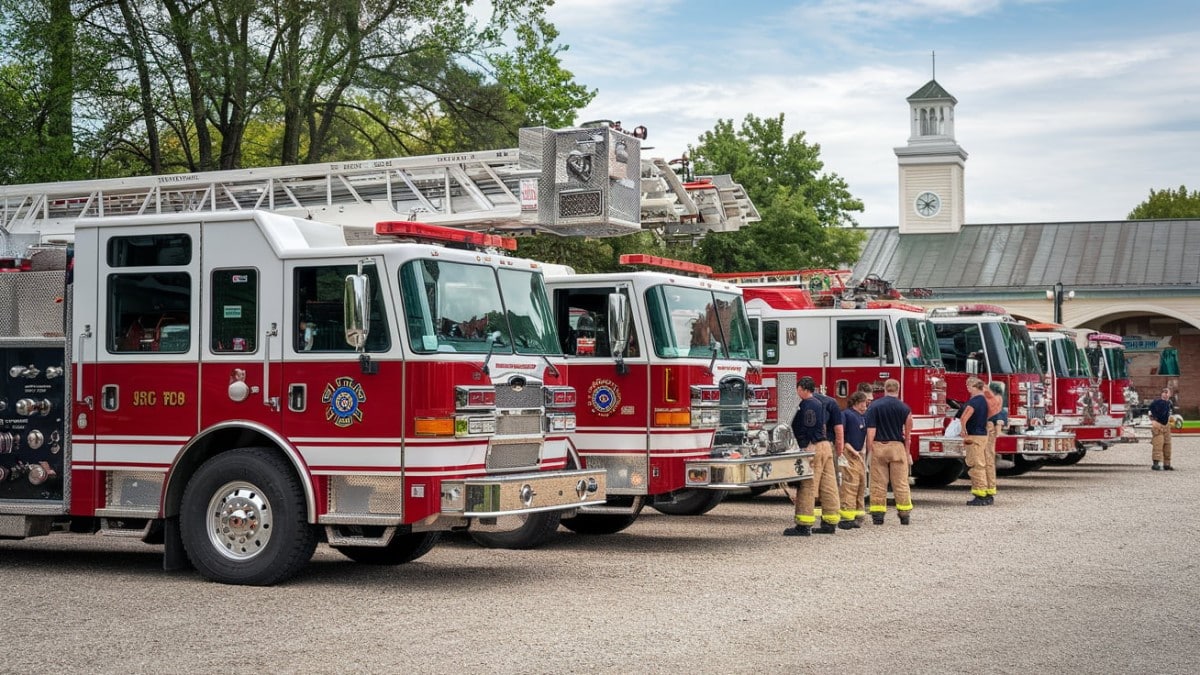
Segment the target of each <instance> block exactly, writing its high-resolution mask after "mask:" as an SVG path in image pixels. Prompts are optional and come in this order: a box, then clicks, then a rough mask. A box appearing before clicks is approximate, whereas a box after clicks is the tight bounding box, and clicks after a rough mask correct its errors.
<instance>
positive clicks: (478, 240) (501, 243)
mask: <svg viewBox="0 0 1200 675" xmlns="http://www.w3.org/2000/svg"><path fill="white" fill-rule="evenodd" d="M375 234H378V235H390V236H396V237H411V238H413V239H423V240H425V241H435V242H442V243H452V244H467V245H468V246H473V247H476V248H502V249H505V250H508V251H515V250H517V240H516V239H514V238H512V237H502V236H500V235H498V234H485V233H483V232H471V231H470V230H460V229H458V228H456V227H445V226H443V225H430V224H428V223H414V222H411V221H407V220H388V221H384V222H381V223H375Z"/></svg>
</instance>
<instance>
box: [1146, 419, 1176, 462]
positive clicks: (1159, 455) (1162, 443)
mask: <svg viewBox="0 0 1200 675" xmlns="http://www.w3.org/2000/svg"><path fill="white" fill-rule="evenodd" d="M1150 447H1151V448H1153V452H1154V455H1153V456H1152V458H1151V459H1152V461H1155V462H1162V463H1163V464H1166V465H1168V466H1169V465H1170V464H1171V426H1170V425H1169V424H1159V423H1158V422H1150Z"/></svg>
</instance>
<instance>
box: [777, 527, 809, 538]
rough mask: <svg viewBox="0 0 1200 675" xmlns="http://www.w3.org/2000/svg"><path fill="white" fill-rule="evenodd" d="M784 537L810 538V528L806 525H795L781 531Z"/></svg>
mask: <svg viewBox="0 0 1200 675" xmlns="http://www.w3.org/2000/svg"><path fill="white" fill-rule="evenodd" d="M783 536H785V537H809V536H812V528H811V527H809V526H808V525H797V526H795V527H789V528H788V529H786V530H784V531H783Z"/></svg>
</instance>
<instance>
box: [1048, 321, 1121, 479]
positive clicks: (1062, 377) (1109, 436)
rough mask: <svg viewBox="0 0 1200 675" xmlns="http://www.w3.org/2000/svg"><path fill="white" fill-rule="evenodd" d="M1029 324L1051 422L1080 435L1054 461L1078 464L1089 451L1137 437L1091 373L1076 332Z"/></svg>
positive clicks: (1052, 326) (1049, 325)
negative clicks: (1114, 411)
mask: <svg viewBox="0 0 1200 675" xmlns="http://www.w3.org/2000/svg"><path fill="white" fill-rule="evenodd" d="M1028 328H1029V329H1030V332H1029V337H1030V339H1032V340H1033V344H1034V348H1035V350H1036V352H1037V356H1038V367H1039V368H1040V369H1041V371H1042V373H1043V377H1044V378H1045V383H1046V424H1048V425H1052V426H1053V427H1054V428H1056V429H1061V430H1063V431H1066V432H1069V433H1071V434H1074V436H1075V451H1074V452H1071V453H1070V454H1068V455H1067V456H1066V457H1063V458H1061V459H1055V460H1051V461H1053V462H1054V463H1056V464H1075V463H1077V462H1079V461H1080V460H1081V459H1083V457H1084V455H1086V454H1087V451H1088V450H1105V449H1107V448H1108V447H1109V446H1111V445H1113V444H1115V443H1128V442H1134V441H1136V437H1135V436H1134V435H1133V431H1132V429H1126V428H1125V427H1124V426H1123V424H1122V420H1120V419H1116V418H1113V417H1112V416H1110V415H1109V404H1108V402H1107V401H1106V400H1105V398H1104V396H1103V395H1102V394H1101V393H1100V386H1099V385H1100V380H1099V379H1098V378H1096V377H1093V376H1092V370H1091V367H1090V365H1089V364H1088V360H1087V354H1086V353H1085V351H1084V349H1083V348H1082V347H1080V346H1079V343H1078V342H1077V341H1076V340H1077V337H1076V331H1074V330H1071V329H1069V328H1064V327H1062V326H1058V325H1055V324H1031V325H1029V326H1028Z"/></svg>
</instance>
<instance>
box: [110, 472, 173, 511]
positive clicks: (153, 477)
mask: <svg viewBox="0 0 1200 675" xmlns="http://www.w3.org/2000/svg"><path fill="white" fill-rule="evenodd" d="M165 477H166V474H162V473H154V472H150V471H129V472H125V471H113V472H111V473H109V474H108V485H107V495H106V497H107V500H106V502H105V505H106V506H107V507H108V508H110V509H117V508H127V509H128V508H133V509H153V510H155V511H157V510H158V498H159V495H161V494H162V486H163V479H164V478H165Z"/></svg>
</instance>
